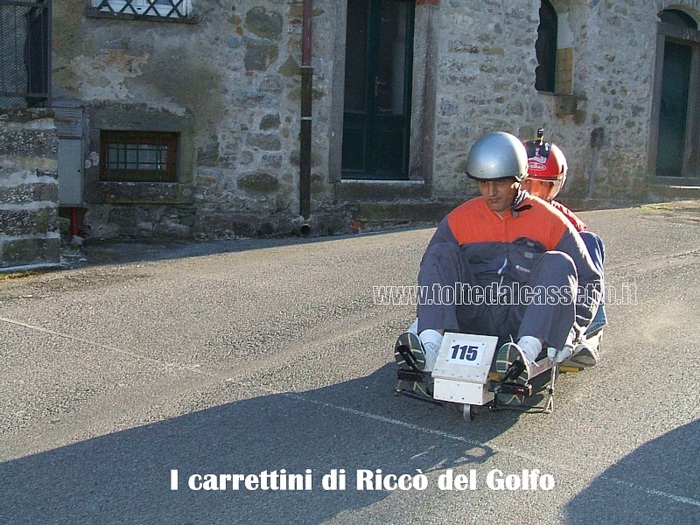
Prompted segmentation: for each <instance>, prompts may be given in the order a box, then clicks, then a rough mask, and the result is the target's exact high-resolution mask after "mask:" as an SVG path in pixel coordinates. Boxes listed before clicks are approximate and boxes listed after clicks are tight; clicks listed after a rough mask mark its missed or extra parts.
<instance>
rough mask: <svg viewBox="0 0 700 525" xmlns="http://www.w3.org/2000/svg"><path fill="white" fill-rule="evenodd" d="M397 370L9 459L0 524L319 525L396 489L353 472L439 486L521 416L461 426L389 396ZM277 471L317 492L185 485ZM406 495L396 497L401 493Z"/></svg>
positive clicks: (1, 467)
mask: <svg viewBox="0 0 700 525" xmlns="http://www.w3.org/2000/svg"><path fill="white" fill-rule="evenodd" d="M394 373H395V366H394V365H393V363H392V364H390V365H386V366H385V367H383V368H381V369H379V370H377V371H376V372H375V373H373V374H371V375H369V376H367V377H364V378H360V379H356V380H352V381H348V382H345V383H341V384H336V385H332V386H329V387H325V388H319V389H316V390H311V391H307V392H302V393H280V394H271V395H263V396H260V397H254V398H250V399H245V400H241V401H236V402H232V403H229V404H226V405H222V406H217V407H214V408H210V409H207V410H202V411H200V412H195V413H191V414H187V415H183V416H181V417H177V418H174V419H170V420H166V421H162V422H158V423H153V424H149V425H146V426H141V427H138V428H132V429H129V430H124V431H120V432H115V433H113V434H109V435H105V436H100V437H97V438H94V439H90V440H87V441H83V442H79V443H75V444H72V445H68V446H64V447H61V448H58V449H54V450H49V451H47V452H43V453H39V454H35V455H32V456H28V457H23V458H20V459H17V460H12V461H7V462H4V463H2V464H0V479H2V480H3V488H2V490H0V492H1V494H0V522H2V523H22V524H47V523H71V524H75V523H101V524H108V523H168V524H188V523H281V522H284V523H302V522H303V523H307V524H315V523H322V522H324V521H326V520H328V519H330V518H332V517H336V516H338V515H340V514H342V513H344V512H351V511H353V510H354V509H358V508H363V507H367V506H370V505H373V504H375V503H377V502H380V501H381V500H383V499H384V498H387V497H389V496H391V495H392V494H393V493H392V492H387V491H379V490H362V491H359V490H357V489H356V484H355V483H356V478H357V475H358V471H361V470H369V471H376V469H382V472H383V473H384V474H390V473H393V474H411V475H414V474H416V473H417V469H420V470H422V472H424V473H428V475H429V476H431V486H432V484H434V478H435V476H436V472H435V471H438V470H443V469H445V468H452V467H454V468H459V467H461V466H463V467H465V468H469V467H470V466H471V467H474V466H475V465H476V464H478V463H480V462H483V461H485V460H486V459H488V458H490V457H492V456H493V454H494V453H495V452H494V451H493V450H490V449H489V448H488V447H483V446H481V445H480V443H485V442H488V440H489V439H491V438H492V437H493V436H494V435H496V434H499V433H501V432H502V431H504V430H505V429H507V428H508V427H510V426H511V425H512V424H513V423H514V422H515V421H516V420H517V417H518V416H517V415H516V414H510V413H503V414H501V413H499V414H494V416H496V417H494V419H493V420H492V421H490V422H489V424H488V425H480V426H476V425H474V426H468V427H465V423H464V422H463V421H462V420H461V416H460V414H459V413H458V412H457V411H456V410H453V411H451V410H450V409H448V408H445V407H438V406H433V405H430V404H424V403H421V402H419V401H415V400H411V399H407V398H404V397H395V396H393V394H392V389H393V385H394V383H393V377H394ZM490 416H491V415H489V416H488V417H490ZM424 427H427V428H430V429H432V430H434V433H431V432H426V431H425V430H424ZM172 469H177V470H178V475H179V490H177V491H173V490H171V488H170V483H171V477H170V476H171V470H172ZM282 469H285V470H286V473H289V474H292V473H296V474H305V473H307V469H310V473H309V475H310V476H311V478H312V485H311V489H310V490H294V491H292V490H287V491H281V490H277V491H273V490H261V489H258V490H245V489H242V490H238V491H232V490H230V486H229V490H227V491H218V492H217V491H208V492H207V491H204V490H200V491H193V490H190V489H189V488H188V478H189V477H190V476H191V475H192V474H197V473H199V474H206V473H215V474H257V475H259V474H260V473H261V472H263V471H275V470H276V471H278V472H279V473H281V470H282ZM332 469H338V470H339V469H344V470H345V472H346V480H347V485H346V490H342V491H341V490H336V491H331V490H324V489H323V487H322V484H321V482H322V478H323V476H324V475H325V474H327V473H330V472H331V471H332ZM431 472H432V474H431ZM397 492H400V491H397ZM405 494H407V493H402V494H396V495H397V496H399V497H401V501H404V500H405V499H406V497H407V496H405ZM408 494H411V498H413V497H414V496H415V495H416V492H415V491H411V492H409V493H408ZM411 498H409V499H411ZM398 505H399V506H400V505H401V503H399V504H398ZM282 517H284V519H281V518H282Z"/></svg>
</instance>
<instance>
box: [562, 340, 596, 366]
mask: <svg viewBox="0 0 700 525" xmlns="http://www.w3.org/2000/svg"><path fill="white" fill-rule="evenodd" d="M568 362H569V363H572V364H573V365H575V366H580V367H583V368H589V367H591V366H595V365H596V363H598V350H596V349H595V348H594V347H593V345H591V344H589V343H587V342H584V343H579V344H578V345H577V346H576V348H574V355H572V356H571V357H570V358H569V360H568Z"/></svg>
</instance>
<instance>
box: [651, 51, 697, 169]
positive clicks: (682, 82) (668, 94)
mask: <svg viewBox="0 0 700 525" xmlns="http://www.w3.org/2000/svg"><path fill="white" fill-rule="evenodd" d="M691 56H692V49H691V48H690V46H686V45H683V44H676V43H674V42H668V41H667V42H666V43H665V45H664V67H663V78H662V87H661V108H660V114H659V144H658V154H657V160H656V174H657V175H659V176H662V177H681V176H682V175H683V156H684V155H685V129H686V119H687V115H688V95H689V89H690V67H691Z"/></svg>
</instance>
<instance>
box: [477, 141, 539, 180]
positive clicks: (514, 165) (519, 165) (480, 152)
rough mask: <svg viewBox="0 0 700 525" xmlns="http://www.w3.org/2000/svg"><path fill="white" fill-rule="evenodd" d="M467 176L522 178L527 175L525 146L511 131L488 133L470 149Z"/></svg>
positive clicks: (485, 178)
mask: <svg viewBox="0 0 700 525" xmlns="http://www.w3.org/2000/svg"><path fill="white" fill-rule="evenodd" d="M467 176H469V177H471V178H472V179H476V180H498V179H509V178H513V179H515V180H517V181H520V180H522V178H523V177H525V176H527V152H526V151H525V146H523V144H522V142H520V141H519V140H518V139H517V138H516V137H514V136H513V135H511V134H510V133H504V132H503V131H495V132H493V133H487V134H486V135H484V136H483V137H481V138H480V139H479V140H477V141H476V142H475V143H474V145H473V146H472V149H471V150H470V151H469V156H468V157H467Z"/></svg>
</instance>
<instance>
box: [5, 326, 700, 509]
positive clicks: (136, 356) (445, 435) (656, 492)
mask: <svg viewBox="0 0 700 525" xmlns="http://www.w3.org/2000/svg"><path fill="white" fill-rule="evenodd" d="M0 321H4V322H6V323H10V324H13V325H17V326H22V327H24V328H28V329H30V330H36V331H38V332H42V333H45V334H50V335H53V336H56V337H62V338H65V339H70V340H72V341H76V342H79V343H84V344H87V345H92V346H97V347H100V348H104V349H106V350H110V351H112V352H118V353H120V354H122V355H126V356H129V357H131V358H133V359H140V360H143V361H148V362H150V363H153V364H156V365H159V366H166V367H173V368H178V369H182V370H189V371H192V372H197V373H204V374H206V375H211V376H217V375H218V374H211V373H209V372H207V371H205V370H200V369H196V368H191V367H183V366H181V365H177V364H171V363H164V362H162V361H159V360H157V359H153V358H150V357H145V356H143V355H139V354H136V353H133V352H129V351H127V350H124V349H122V348H119V347H116V346H112V345H105V344H102V343H97V342H95V341H90V340H89V339H83V338H82V337H75V336H73V335H69V334H65V333H62V332H56V331H54V330H49V329H47V328H42V327H39V326H34V325H30V324H27V323H23V322H21V321H15V320H13V319H7V318H5V317H0ZM253 388H254V389H257V390H260V391H262V392H265V393H266V394H277V395H282V396H284V397H287V398H290V399H295V400H297V401H302V402H305V403H313V404H316V405H319V406H323V407H325V408H330V409H332V410H338V411H341V412H346V413H349V414H353V415H356V416H359V417H364V418H368V419H373V420H375V421H380V422H382V423H387V424H389V425H394V426H399V427H403V428H406V429H408V430H415V431H418V432H423V433H425V434H432V435H434V436H439V437H442V438H445V439H449V440H452V441H458V442H461V443H466V444H468V445H472V446H477V447H489V448H491V449H493V450H495V451H498V452H503V453H508V454H511V455H513V456H516V457H519V458H523V459H527V460H528V461H536V462H540V463H547V460H545V459H543V458H541V457H538V456H532V455H529V454H525V453H523V452H520V451H516V450H509V449H502V448H501V449H499V448H498V447H494V446H493V445H487V444H486V443H481V442H480V441H477V440H474V439H469V438H466V437H464V436H458V435H455V434H450V433H449V432H443V431H442V430H435V429H432V428H425V427H421V426H419V425H414V424H413V423H406V422H405V421H400V420H398V419H392V418H389V417H385V416H381V415H378V414H371V413H369V412H363V411H361V410H356V409H354V408H349V407H343V406H340V405H334V404H332V403H326V402H323V401H317V400H315V399H310V398H309V397H307V396H303V395H300V394H294V393H292V392H278V391H274V390H269V389H265V388H261V387H259V386H256V387H253ZM554 466H555V467H556V468H558V469H561V470H565V471H569V472H573V470H572V469H571V468H569V467H565V466H562V465H554ZM598 479H603V480H605V481H609V482H611V483H615V484H617V485H622V486H625V487H628V488H630V489H633V490H636V491H638V492H643V493H645V494H648V495H650V496H659V497H664V498H668V499H671V500H673V501H676V502H678V503H683V504H686V505H692V506H695V507H700V500H696V499H693V498H687V497H685V496H677V495H675V494H669V493H667V492H663V491H660V490H656V489H652V488H648V487H643V486H641V485H638V484H636V483H630V482H628V481H624V480H621V479H617V478H613V477H611V476H606V475H604V474H601V475H599V476H598Z"/></svg>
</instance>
